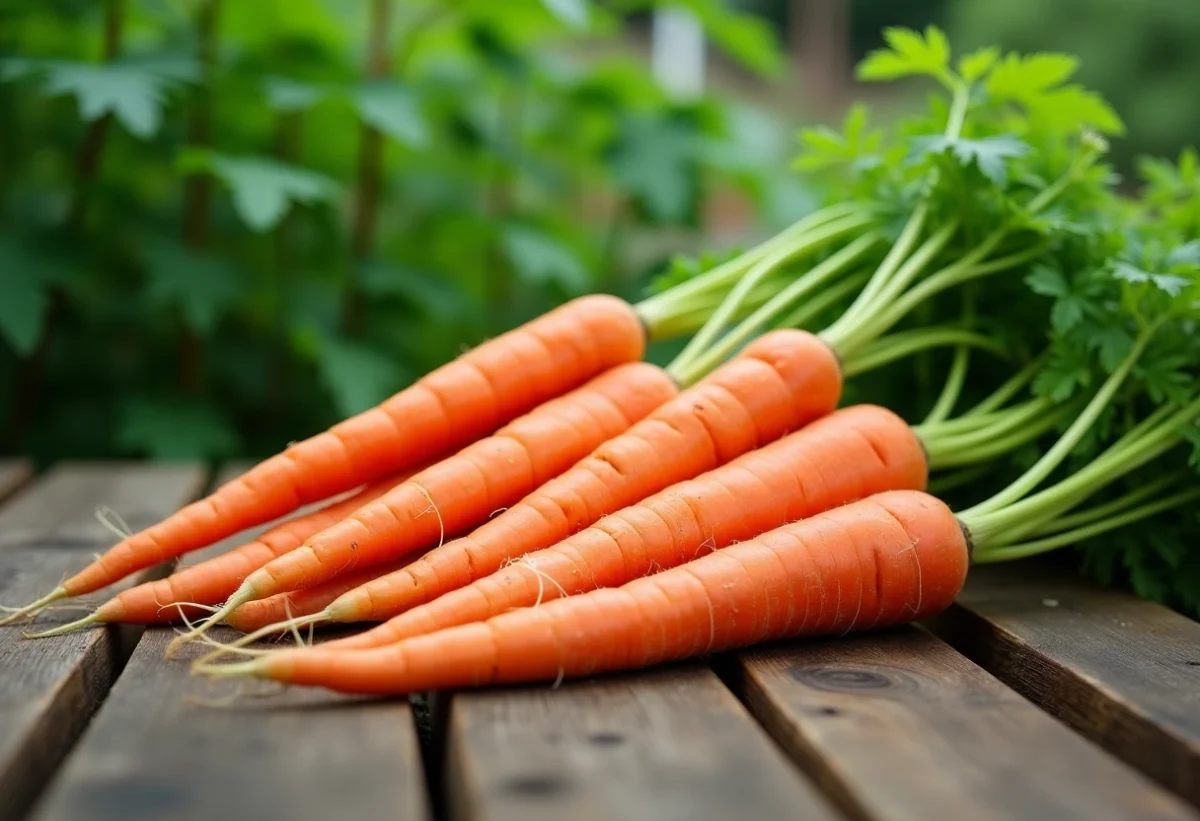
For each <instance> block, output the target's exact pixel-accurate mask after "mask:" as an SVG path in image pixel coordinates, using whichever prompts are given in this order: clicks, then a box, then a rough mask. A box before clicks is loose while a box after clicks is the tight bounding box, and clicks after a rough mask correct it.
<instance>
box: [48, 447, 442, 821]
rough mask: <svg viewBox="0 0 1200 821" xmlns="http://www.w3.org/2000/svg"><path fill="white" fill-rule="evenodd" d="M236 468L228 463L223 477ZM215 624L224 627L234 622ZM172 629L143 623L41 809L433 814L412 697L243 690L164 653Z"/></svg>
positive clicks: (100, 817)
mask: <svg viewBox="0 0 1200 821" xmlns="http://www.w3.org/2000/svg"><path fill="white" fill-rule="evenodd" d="M237 472H238V468H233V469H230V470H227V471H223V472H222V475H221V476H220V477H219V480H220V481H225V480H227V479H228V478H231V477H232V476H233V475H236V473H237ZM258 530H259V531H261V530H262V528H260V529H258ZM256 532H257V531H250V532H248V533H246V534H242V535H241V536H240V537H238V538H235V539H230V540H227V541H226V542H224V543H222V544H221V545H218V546H214V547H213V548H210V549H208V550H206V551H204V552H202V553H200V554H195V555H193V556H189V557H187V559H186V560H185V564H190V563H191V562H194V561H197V560H199V559H200V558H203V557H207V556H210V555H213V554H215V553H217V552H220V551H221V550H227V549H229V548H230V547H233V546H235V545H237V544H240V543H242V542H243V541H245V540H247V539H248V538H252V537H253V536H254V535H255V534H256ZM212 632H213V637H214V638H216V639H217V640H219V641H229V640H231V639H233V638H234V637H235V635H236V634H235V633H234V632H233V631H231V630H226V629H214V630H213V631H212ZM174 635H175V634H174V632H173V631H172V630H171V628H168V627H156V628H151V629H150V630H148V631H146V634H145V636H144V637H143V638H142V641H141V643H140V644H139V645H138V647H137V649H136V650H135V651H134V653H133V656H132V658H130V660H129V664H128V666H127V667H126V669H125V673H124V675H122V676H121V679H120V680H119V681H118V682H117V684H116V686H115V687H114V688H113V690H112V692H111V694H110V695H109V697H108V700H107V701H106V702H105V703H104V705H103V706H102V707H101V709H100V711H99V713H98V714H97V715H96V719H95V721H94V722H93V724H92V726H91V727H90V728H89V729H88V731H87V732H86V733H85V734H84V736H83V738H82V739H81V740H80V743H79V745H78V747H77V748H76V750H75V752H74V753H73V754H72V756H71V758H70V759H69V760H68V762H67V765H66V767H65V768H64V769H63V771H62V772H61V773H60V775H59V776H58V778H57V779H56V780H55V782H54V784H53V786H52V788H51V789H50V790H49V792H48V793H47V795H46V796H45V798H44V799H43V800H42V801H41V802H40V803H39V804H38V806H37V807H36V810H35V814H34V816H33V817H34V818H35V819H41V820H45V819H55V821H63V820H65V819H80V820H81V821H82V819H87V820H88V821H105V820H106V819H113V820H114V821H117V820H118V819H119V821H139V819H167V818H169V819H173V820H176V819H177V821H188V819H196V821H212V819H217V818H237V819H275V818H288V819H291V820H292V821H306V820H307V819H314V821H317V820H318V819H320V820H321V821H323V820H324V819H336V818H342V817H348V816H350V815H353V817H355V818H362V819H368V818H372V819H373V818H387V819H398V820H402V821H409V819H412V820H413V821H416V819H425V818H427V817H428V805H427V801H426V796H425V784H424V775H423V773H422V769H421V761H420V752H419V749H418V746H417V737H416V730H415V727H414V725H413V720H412V714H411V711H410V708H409V706H408V704H407V703H405V702H399V701H395V702H386V701H369V700H365V699H350V698H343V697H339V696H334V695H331V694H327V693H324V692H322V691H316V690H301V689H299V688H298V689H296V690H294V691H287V692H282V693H281V692H280V691H279V690H277V689H274V688H271V687H269V686H267V685H265V684H262V685H258V686H256V685H255V684H253V683H252V684H251V685H250V686H248V687H246V688H245V690H243V691H242V694H241V695H240V696H239V695H237V694H238V692H239V691H238V688H237V687H236V686H234V685H233V684H226V685H224V686H215V685H210V684H209V683H208V682H206V681H205V680H203V679H199V678H197V677H195V676H192V675H191V674H190V673H189V670H188V665H187V663H186V659H187V658H190V657H193V656H195V655H196V653H195V652H187V651H185V652H184V653H182V654H181V656H180V658H181V659H183V660H176V661H166V660H165V659H164V658H163V655H164V653H165V651H166V646H167V644H168V642H169V641H170V640H171V639H172V638H173V637H174ZM222 699H230V701H229V703H227V704H225V703H222V702H221V700H222Z"/></svg>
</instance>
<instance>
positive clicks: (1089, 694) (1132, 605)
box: [931, 565, 1200, 805]
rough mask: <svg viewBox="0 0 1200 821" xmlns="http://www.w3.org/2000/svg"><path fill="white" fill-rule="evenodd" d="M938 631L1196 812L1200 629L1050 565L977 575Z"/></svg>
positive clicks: (1199, 799)
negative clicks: (1183, 798)
mask: <svg viewBox="0 0 1200 821" xmlns="http://www.w3.org/2000/svg"><path fill="white" fill-rule="evenodd" d="M931 627H932V628H933V629H935V630H936V631H937V632H938V634H939V635H941V636H942V637H943V638H945V639H946V640H947V641H949V642H950V643H951V644H953V645H954V646H955V647H957V648H958V649H959V650H960V651H961V652H963V653H965V654H966V655H967V656H969V657H970V658H972V659H974V660H975V661H976V662H977V663H979V664H980V665H982V666H983V667H985V668H986V669H988V670H990V671H991V672H992V673H993V674H995V675H996V676H997V677H999V678H1000V679H1001V680H1003V681H1005V682H1007V683H1008V684H1009V685H1011V686H1012V687H1014V688H1015V689H1016V690H1018V691H1019V692H1021V693H1022V694H1023V695H1025V696H1026V697H1027V698H1029V699H1030V700H1031V701H1033V702H1034V703H1036V704H1038V705H1039V706H1041V707H1042V708H1043V709H1045V710H1047V711H1048V712H1050V713H1052V714H1053V715H1055V716H1057V717H1058V718H1060V719H1062V720H1063V721H1064V722H1066V723H1067V724H1069V725H1070V726H1072V727H1074V728H1075V729H1077V730H1078V731H1080V732H1081V733H1083V734H1084V735H1086V736H1088V737H1089V738H1092V739H1094V740H1095V741H1097V742H1098V743H1099V744H1101V745H1102V746H1104V747H1105V748H1106V749H1108V750H1109V751H1111V752H1112V753H1113V754H1114V755H1117V756H1119V757H1120V758H1122V759H1124V760H1125V761H1127V762H1129V763H1130V764H1132V765H1133V766H1135V767H1138V768H1139V769H1141V770H1142V771H1143V772H1145V773H1147V774H1148V775H1150V776H1151V777H1152V778H1154V779H1156V780H1157V781H1159V782H1160V783H1161V784H1163V785H1164V786H1166V787H1168V788H1169V789H1172V790H1174V791H1176V792H1178V793H1179V794H1180V795H1182V796H1184V797H1185V798H1187V799H1188V800H1189V801H1191V802H1192V803H1193V804H1197V805H1200V623H1197V622H1194V621H1192V620H1190V619H1188V618H1185V617H1184V616H1181V615H1179V614H1178V613H1175V612H1172V611H1170V610H1168V609H1166V608H1164V607H1160V606H1159V605H1156V604H1153V603H1152V602H1147V601H1144V600H1142V599H1139V598H1137V597H1135V596H1132V595H1130V594H1127V593H1122V592H1118V591H1112V590H1103V589H1101V588H1099V587H1096V586H1094V585H1092V584H1089V583H1087V582H1085V581H1081V580H1078V579H1075V578H1072V577H1071V576H1069V575H1067V574H1065V573H1063V572H1059V571H1057V570H1054V569H1052V568H1050V567H1042V566H1038V567H1037V572H1031V571H1030V568H1029V567H1018V566H1015V565H1014V566H1011V567H1000V566H997V567H987V568H979V569H977V570H973V571H972V574H971V578H970V579H969V581H968V584H967V587H966V590H965V591H964V592H963V594H962V596H961V597H960V598H959V603H958V604H957V605H956V606H955V607H953V608H952V609H951V610H950V611H948V612H947V613H945V614H944V615H943V616H942V617H940V618H939V619H937V620H936V621H934V622H932V624H931Z"/></svg>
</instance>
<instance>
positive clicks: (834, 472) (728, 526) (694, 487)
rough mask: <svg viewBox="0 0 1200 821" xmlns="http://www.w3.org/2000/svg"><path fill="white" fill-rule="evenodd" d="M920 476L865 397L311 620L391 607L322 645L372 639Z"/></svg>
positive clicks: (704, 546)
mask: <svg viewBox="0 0 1200 821" xmlns="http://www.w3.org/2000/svg"><path fill="white" fill-rule="evenodd" d="M927 476H928V473H927V469H926V465H925V454H924V450H923V449H922V447H921V442H920V440H919V439H918V438H917V436H916V434H915V433H914V432H913V430H912V428H910V427H909V426H908V425H907V424H906V423H905V422H904V420H903V419H901V418H900V417H899V416H897V415H896V414H894V413H892V412H891V411H889V410H887V409H885V408H881V407H878V406H874V405H856V406H853V407H850V408H844V409H842V410H839V411H835V412H834V413H832V414H830V415H829V416H827V417H825V418H823V419H818V420H817V421H815V422H813V423H812V424H810V425H808V426H807V427H805V428H803V429H802V430H800V431H797V432H796V433H792V434H790V435H788V436H785V437H784V438H783V439H780V440H778V441H776V442H774V443H772V444H770V445H767V446H766V447H763V448H760V449H758V450H755V451H751V452H750V453H748V454H746V455H744V456H741V457H739V458H737V459H735V460H733V461H732V462H730V463H729V464H727V465H725V466H723V467H719V468H717V469H716V470H713V471H710V472H709V473H705V474H703V475H701V476H699V477H697V478H695V479H692V480H689V481H686V482H680V483H679V484H676V485H672V486H671V487H669V488H667V489H666V490H664V491H662V492H660V493H657V494H655V495H653V496H650V497H647V498H646V499H644V500H642V501H641V502H639V503H638V504H635V505H632V506H630V507H627V508H624V509H623V510H620V511H618V512H617V513H614V514H612V515H610V516H606V517H605V518H603V519H601V520H600V521H599V522H597V523H596V524H594V525H592V526H591V527H590V528H588V529H587V530H584V531H581V532H580V533H577V534H575V535H574V536H570V537H568V538H567V539H564V540H563V541H561V542H559V543H558V544H556V545H554V546H553V547H549V548H546V549H544V550H539V551H536V552H534V553H530V554H528V555H526V556H525V557H524V558H522V559H521V560H520V561H519V562H516V563H514V564H512V565H510V566H509V567H506V568H503V569H501V570H499V571H497V572H495V573H494V574H492V575H490V576H484V577H482V578H479V579H477V580H476V581H474V582H473V583H471V584H469V585H467V586H465V587H462V588H460V589H458V590H454V591H451V592H447V593H444V594H443V595H441V596H440V597H438V598H435V599H433V600H432V601H428V602H427V603H426V604H423V605H421V606H419V607H416V608H415V609H412V610H408V608H407V607H406V606H405V605H406V604H407V603H408V602H409V601H412V600H413V599H414V598H416V597H417V596H420V597H421V598H424V597H425V595H426V592H425V590H424V589H423V588H418V587H414V585H413V581H412V580H413V578H414V575H413V574H414V570H415V568H416V567H421V566H428V567H429V569H430V571H431V572H433V573H436V574H437V575H438V577H439V578H454V577H455V576H457V575H461V573H460V572H459V571H458V569H457V568H454V567H446V566H443V565H440V564H438V563H437V562H436V561H434V560H433V557H432V555H430V556H427V557H426V559H425V560H424V562H422V563H418V564H417V565H412V566H407V567H404V568H403V569H401V570H399V571H398V572H396V573H393V574H390V575H387V576H380V577H379V578H377V579H375V580H374V581H368V582H367V583H365V584H364V585H363V586H362V587H360V588H358V589H351V590H350V592H348V593H346V595H344V596H343V597H341V598H340V599H337V600H336V601H332V602H331V603H330V605H329V607H328V608H326V610H325V613H324V614H322V615H323V617H324V618H323V620H327V621H334V622H352V621H382V620H384V619H387V618H389V617H392V616H393V615H395V614H396V613H400V615H396V616H395V618H392V620H391V621H389V622H386V623H385V624H382V625H380V626H379V627H376V628H375V629H373V630H369V631H367V632H366V633H361V634H359V635H356V636H350V637H347V638H344V639H340V640H338V641H335V642H331V643H330V644H329V645H327V646H330V647H339V648H347V649H351V648H352V649H362V648H367V647H379V646H382V645H385V644H392V643H394V642H396V641H400V640H401V639H406V638H410V637H412V636H417V635H421V634H423V633H432V632H434V631H435V630H441V629H444V628H446V627H453V626H455V625H459V624H466V623H467V622H472V621H484V620H486V619H488V618H490V617H492V616H495V615H499V614H500V613H503V612H505V611H507V610H510V609H512V608H516V607H528V606H531V605H534V604H538V603H544V602H546V601H549V600H550V599H554V598H558V597H560V596H569V595H574V594H576V593H581V592H585V591H588V590H594V589H596V588H598V587H617V586H620V585H622V584H625V583H626V582H630V581H632V580H633V579H635V578H638V577H640V576H645V575H648V574H650V573H652V572H657V571H660V570H663V569H665V568H669V567H675V566H678V565H680V564H683V563H685V562H687V561H690V560H691V559H694V558H695V557H696V556H698V555H701V554H702V553H704V552H706V551H710V550H717V549H720V548H724V547H727V546H728V545H730V544H733V543H735V542H740V541H745V540H747V539H751V538H754V537H755V536H758V535H759V534H761V533H765V532H766V531H768V530H772V529H774V528H776V527H780V526H782V525H785V524H788V523H789V522H795V521H798V520H800V519H804V518H807V517H809V516H812V515H814V514H816V513H819V512H821V511H825V510H829V509H831V508H834V507H838V506H840V505H844V504H846V503H848V502H852V501H855V500H857V499H862V498H864V497H866V496H870V495H872V494H875V493H880V492H882V491H886V490H904V489H908V490H924V489H925V482H926V479H927ZM405 610H408V612H403V611H405ZM280 629H286V627H282V626H281V627H280Z"/></svg>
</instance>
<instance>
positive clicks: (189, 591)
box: [31, 471, 413, 638]
mask: <svg viewBox="0 0 1200 821" xmlns="http://www.w3.org/2000/svg"><path fill="white" fill-rule="evenodd" d="M412 475H413V472H412V471H408V472H404V473H400V474H397V475H394V476H391V477H389V478H387V479H381V480H380V481H378V482H375V483H373V484H370V485H368V486H366V487H365V488H363V489H362V490H360V491H358V492H357V493H355V494H353V495H352V496H349V497H347V498H344V499H341V500H339V501H336V502H332V503H330V504H328V505H325V506H324V507H321V508H319V509H317V510H314V511H312V512H311V513H306V514H304V515H301V516H294V517H292V518H291V519H288V520H287V521H285V522H282V523H281V524H278V525H276V526H275V527H273V528H271V529H270V530H268V531H267V532H266V533H264V534H262V535H261V536H259V537H258V538H257V539H254V540H253V541H250V542H247V543H246V544H243V545H240V546H239V547H237V548H234V549H233V550H230V551H227V552H225V553H222V554H220V555H219V556H214V557H212V558H211V559H208V560H206V561H203V562H199V563H198V564H194V565H192V566H191V567H186V568H183V569H182V570H178V571H176V572H174V573H172V574H171V575H170V576H167V577H166V578H165V579H155V580H153V581H148V582H144V583H143V584H139V585H137V586H135V587H131V588H129V589H128V590H123V591H122V592H120V593H118V594H117V595H116V596H113V597H112V598H111V599H109V600H108V601H106V602H105V603H104V604H102V605H100V606H99V607H98V608H96V610H95V611H93V612H92V613H91V614H89V615H87V616H85V617H83V618H82V619H79V620H78V621H74V622H71V623H69V624H64V625H61V626H59V627H55V628H54V629H52V630H47V631H45V632H43V633H35V634H31V637H32V638H46V637H49V636H57V635H61V634H63V633H69V632H71V631H72V630H77V629H79V628H81V627H87V626H88V625H91V624H162V623H166V622H171V621H176V620H178V619H179V618H180V616H181V615H183V616H187V617H188V618H192V617H195V616H198V615H199V614H200V612H202V611H201V610H199V609H198V608H197V605H199V606H202V607H203V606H211V605H218V604H220V603H221V602H223V601H225V599H226V598H228V597H229V595H230V594H231V593H232V592H233V591H234V590H237V588H238V585H239V584H241V583H242V581H243V580H244V579H245V578H246V576H248V575H250V573H251V572H253V571H254V570H256V569H258V568H260V567H262V566H263V565H264V564H266V563H267V562H269V561H271V560H272V559H274V558H275V557H277V556H282V555H283V554H284V553H287V552H289V551H291V550H295V549H296V548H297V547H299V546H300V545H302V544H304V542H305V540H306V539H308V538H309V537H310V536H314V535H316V534H317V533H320V532H321V531H322V530H324V529H325V528H327V527H330V526H331V525H333V524H335V523H337V522H339V521H341V520H342V519H344V518H346V517H347V516H349V515H350V514H351V513H353V512H354V511H356V510H358V509H359V508H360V507H362V506H363V505H364V504H366V503H367V502H370V501H371V500H373V499H377V498H379V497H380V496H382V495H383V494H384V493H386V492H387V491H389V490H391V489H392V488H393V487H396V486H397V485H399V484H402V483H403V482H405V481H407V480H408V479H409V478H410V477H411V476H412ZM364 581H365V579H364ZM330 601H332V599H331V600H330ZM322 606H324V605H322ZM203 609H207V607H203ZM318 609H320V608H318ZM294 612H296V613H298V612H299V611H294Z"/></svg>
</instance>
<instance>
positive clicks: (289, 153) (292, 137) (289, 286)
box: [271, 111, 304, 411]
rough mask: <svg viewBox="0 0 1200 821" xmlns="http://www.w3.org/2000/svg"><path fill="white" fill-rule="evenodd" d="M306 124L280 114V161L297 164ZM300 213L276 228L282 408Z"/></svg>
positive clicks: (277, 400)
mask: <svg viewBox="0 0 1200 821" xmlns="http://www.w3.org/2000/svg"><path fill="white" fill-rule="evenodd" d="M303 127H304V114H303V113H302V112H300V111H284V112H281V113H280V114H279V116H278V119H277V122H276V126H275V156H276V157H278V158H279V161H280V162H282V163H287V164H294V163H295V162H296V160H297V158H298V157H299V155H300V139H301V135H302V133H303ZM296 219H297V214H296V212H295V211H294V210H289V211H288V212H287V213H286V214H284V215H283V218H282V219H281V220H280V221H279V225H278V226H276V228H275V232H274V236H273V239H274V243H275V282H274V288H273V289H272V291H273V299H272V304H271V315H272V317H273V319H274V323H275V334H276V345H275V354H274V356H275V368H274V369H273V374H272V386H271V394H272V396H273V397H274V401H273V402H272V404H273V405H274V407H275V408H277V409H279V410H280V411H281V410H282V409H283V408H284V406H285V403H286V402H287V397H288V395H289V387H290V383H291V376H292V357H291V356H290V349H289V347H288V324H289V322H288V320H289V310H290V308H291V302H290V299H291V294H292V290H293V281H292V280H293V277H292V270H291V250H292V241H293V239H294V237H293V234H294V233H295V231H294V229H295V223H296Z"/></svg>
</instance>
